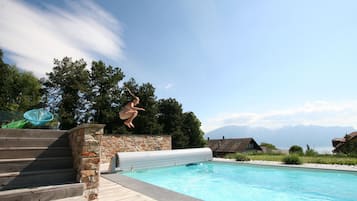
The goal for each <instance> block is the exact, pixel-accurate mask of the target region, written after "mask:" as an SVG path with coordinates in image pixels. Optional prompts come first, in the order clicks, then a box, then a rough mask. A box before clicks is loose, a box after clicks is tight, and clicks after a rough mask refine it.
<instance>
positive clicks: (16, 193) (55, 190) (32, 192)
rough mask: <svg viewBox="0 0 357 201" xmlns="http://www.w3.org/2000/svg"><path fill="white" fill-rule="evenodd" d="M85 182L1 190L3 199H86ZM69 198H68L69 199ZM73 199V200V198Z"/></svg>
mask: <svg viewBox="0 0 357 201" xmlns="http://www.w3.org/2000/svg"><path fill="white" fill-rule="evenodd" d="M83 189H84V184H83V183H75V184H62V185H52V186H45V187H36V188H23V189H16V190H8V191H0V200H1V201H50V200H58V201H84V198H83V196H82V193H83ZM67 199H68V200H67ZM71 199H72V200H71Z"/></svg>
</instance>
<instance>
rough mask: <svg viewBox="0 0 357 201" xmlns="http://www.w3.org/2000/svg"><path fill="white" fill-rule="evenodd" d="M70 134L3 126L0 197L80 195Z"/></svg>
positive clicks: (25, 200) (27, 199) (9, 200)
mask: <svg viewBox="0 0 357 201" xmlns="http://www.w3.org/2000/svg"><path fill="white" fill-rule="evenodd" d="M68 137H69V134H68V132H67V131H57V130H47V129H0V200H1V201H2V200H6V201H15V200H16V201H32V200H33V201H35V200H36V201H39V200H41V201H47V200H54V199H63V198H67V197H72V196H81V195H82V194H83V189H84V184H81V183H77V182H76V172H75V171H74V169H73V158H72V150H71V147H70V145H69V139H68Z"/></svg>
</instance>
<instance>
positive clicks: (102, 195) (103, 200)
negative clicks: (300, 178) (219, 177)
mask: <svg viewBox="0 0 357 201" xmlns="http://www.w3.org/2000/svg"><path fill="white" fill-rule="evenodd" d="M213 161H218V162H229V163H239V164H251V165H266V166H278V167H289V168H308V169H323V170H338V171H352V172H357V166H356V165H327V164H313V163H306V164H302V165H285V164H283V163H282V162H276V161H247V162H237V161H234V160H233V159H221V158H214V159H213ZM98 200H99V201H133V200H135V201H167V200H170V201H199V199H196V198H193V197H190V196H186V195H182V194H180V193H176V192H173V191H170V190H167V189H164V188H160V187H157V186H154V185H151V184H148V183H145V182H141V181H138V180H135V179H132V178H130V177H127V176H124V175H120V174H102V176H101V178H100V185H99V197H98Z"/></svg>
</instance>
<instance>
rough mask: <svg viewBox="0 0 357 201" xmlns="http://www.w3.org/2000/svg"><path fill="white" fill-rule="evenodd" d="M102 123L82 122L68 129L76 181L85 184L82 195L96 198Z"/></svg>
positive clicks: (88, 198)
mask: <svg viewBox="0 0 357 201" xmlns="http://www.w3.org/2000/svg"><path fill="white" fill-rule="evenodd" d="M104 126H105V125H103V124H82V125H81V126H78V127H76V128H73V129H71V130H69V134H70V135H69V141H70V145H71V147H72V156H73V168H74V169H75V170H76V172H77V178H76V179H77V181H78V182H81V183H84V184H85V189H84V193H83V194H84V197H85V198H86V199H87V200H96V199H97V197H98V187H99V179H100V160H101V159H100V148H101V146H100V145H101V138H102V136H103V128H104Z"/></svg>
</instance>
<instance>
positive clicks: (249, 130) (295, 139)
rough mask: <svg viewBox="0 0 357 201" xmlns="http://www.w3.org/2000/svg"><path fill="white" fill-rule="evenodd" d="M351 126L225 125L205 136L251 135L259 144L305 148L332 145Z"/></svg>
mask: <svg viewBox="0 0 357 201" xmlns="http://www.w3.org/2000/svg"><path fill="white" fill-rule="evenodd" d="M354 130H355V129H354V128H353V127H323V126H302V125H301V126H287V127H282V128H279V129H268V128H263V127H247V126H225V127H222V128H218V129H216V130H213V131H210V132H207V133H206V134H205V137H206V138H207V137H209V138H210V139H222V137H223V136H224V137H225V138H226V139H228V138H245V137H252V138H254V139H255V141H256V142H257V143H258V144H260V143H262V142H266V143H270V144H273V145H275V146H276V147H278V148H283V149H286V148H289V147H290V146H292V145H299V146H301V147H303V148H304V149H305V148H306V145H307V144H308V145H309V146H310V147H311V148H314V149H316V148H317V149H318V148H321V147H332V142H331V141H332V139H333V138H339V137H344V136H345V134H348V133H351V132H352V131H354Z"/></svg>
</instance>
